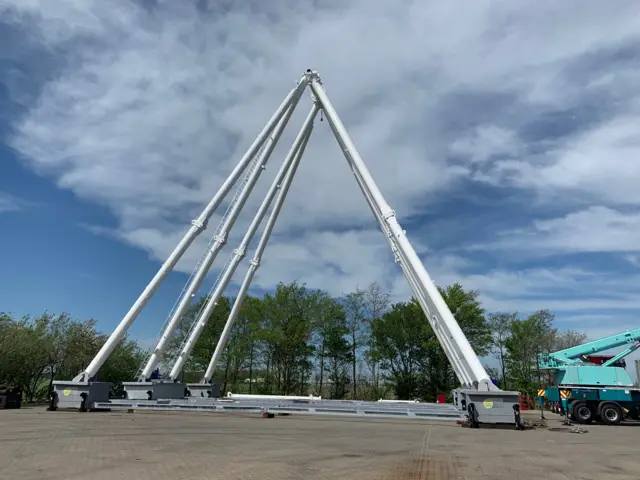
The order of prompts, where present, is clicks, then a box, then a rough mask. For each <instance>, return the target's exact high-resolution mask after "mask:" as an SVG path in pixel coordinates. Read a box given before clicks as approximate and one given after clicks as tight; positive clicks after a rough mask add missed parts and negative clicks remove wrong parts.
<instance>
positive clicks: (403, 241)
mask: <svg viewBox="0 0 640 480" xmlns="http://www.w3.org/2000/svg"><path fill="white" fill-rule="evenodd" d="M310 85H311V89H312V90H313V93H314V94H315V96H316V98H317V99H318V101H319V102H320V103H321V104H322V107H323V110H324V112H325V114H326V116H327V121H328V122H329V123H330V124H331V125H332V128H333V130H334V132H336V134H337V135H336V138H337V140H338V143H339V144H340V146H341V147H342V150H343V153H344V155H345V157H347V160H348V161H349V162H350V163H351V165H352V167H353V168H354V169H356V170H357V171H358V174H359V175H360V177H361V178H362V181H363V183H364V184H365V185H366V186H367V189H368V190H369V192H370V193H371V198H372V200H373V201H374V202H375V203H376V204H377V205H378V207H379V209H380V212H381V213H382V216H383V218H384V219H385V223H387V225H388V226H389V229H390V231H391V233H392V234H393V236H394V241H395V243H396V244H397V246H398V249H399V250H400V251H401V252H402V253H403V255H404V256H405V257H406V259H407V261H408V265H407V266H408V267H409V268H411V270H413V271H414V272H415V274H416V280H417V281H418V282H419V284H420V285H421V286H422V287H423V288H424V290H425V292H426V293H427V295H428V296H429V298H430V299H431V300H432V302H433V304H434V306H435V308H436V310H437V314H439V317H440V318H441V319H442V321H443V323H444V324H445V325H446V326H447V328H448V330H449V331H450V333H451V337H452V340H453V341H454V343H455V344H456V345H457V346H458V347H459V349H460V351H461V353H462V355H463V357H464V358H465V359H466V361H467V362H468V363H469V366H470V368H471V373H472V374H473V377H474V378H473V380H474V381H476V382H478V383H486V384H491V379H490V378H489V375H487V372H486V371H485V369H484V367H483V366H482V363H480V359H479V358H478V356H477V355H476V353H475V352H474V351H473V348H471V345H470V344H469V341H468V340H467V338H466V337H465V336H464V333H463V332H462V330H461V329H460V325H458V322H457V321H456V319H455V318H454V317H453V314H452V313H451V311H450V310H449V308H448V307H447V304H446V303H445V301H444V299H443V298H442V296H441V295H440V292H439V291H438V289H437V288H436V286H435V284H434V283H433V281H432V280H431V278H430V277H429V274H428V273H427V271H426V269H425V268H424V265H423V264H422V262H421V261H420V258H419V257H418V255H417V254H416V252H415V250H414V248H413V246H412V245H411V242H410V241H409V240H408V238H407V237H406V235H405V233H404V231H403V229H402V227H401V226H400V224H399V223H398V220H397V219H396V217H395V212H394V211H393V209H392V208H391V207H390V206H389V204H388V203H387V201H386V200H385V198H384V196H383V195H382V192H381V191H380V189H379V188H378V186H377V185H376V183H375V181H374V179H373V177H372V176H371V173H370V172H369V170H368V168H367V166H366V165H365V163H364V161H363V160H362V158H361V157H360V154H359V153H358V151H357V149H356V147H355V145H354V144H353V141H352V140H351V138H350V137H349V134H348V132H347V130H346V129H345V127H344V125H343V124H342V121H341V120H340V117H339V116H338V114H337V113H336V111H335V109H334V108H333V105H332V104H331V101H330V100H329V97H328V96H327V94H326V92H325V90H324V88H323V87H322V85H321V84H320V82H319V81H318V78H317V75H316V77H315V78H313V79H312V81H311V84H310ZM423 308H424V307H423ZM425 314H426V315H427V316H428V317H431V316H430V313H429V312H425ZM429 321H430V322H432V321H433V319H432V318H429Z"/></svg>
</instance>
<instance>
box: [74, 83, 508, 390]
mask: <svg viewBox="0 0 640 480" xmlns="http://www.w3.org/2000/svg"><path fill="white" fill-rule="evenodd" d="M307 87H309V88H310V90H311V93H312V102H313V106H312V108H311V111H310V112H309V114H308V115H307V118H306V120H305V122H304V124H303V126H302V128H301V129H300V131H299V133H298V135H297V137H296V140H295V141H294V144H293V145H292V147H291V149H290V150H289V152H288V154H287V156H286V158H285V160H284V162H283V164H282V166H281V168H280V170H279V172H278V174H277V175H276V178H275V180H274V182H273V184H272V185H271V188H270V189H269V192H268V193H267V195H266V197H265V199H264V201H263V203H262V205H261V206H260V209H259V211H258V213H257V214H256V215H255V217H254V219H253V221H252V223H251V226H250V227H249V229H248V231H247V233H246V234H245V236H244V238H243V240H242V242H241V244H240V245H239V246H238V247H237V248H236V249H235V250H233V252H232V253H231V255H230V256H229V258H228V260H227V263H226V264H225V266H224V267H223V269H222V271H221V274H220V277H219V278H218V281H217V282H216V284H215V285H214V287H213V289H212V291H211V292H210V295H209V299H208V301H207V303H206V304H205V306H204V307H203V308H202V310H201V311H200V312H199V314H198V316H197V318H196V320H195V322H194V323H193V325H192V328H191V330H190V332H189V334H188V336H187V338H186V340H185V342H184V343H183V345H182V348H181V351H180V353H179V354H178V356H177V357H176V359H175V361H174V364H173V368H172V369H171V373H170V378H171V379H176V378H177V377H178V375H179V374H180V372H181V370H182V368H183V366H184V363H185V361H186V360H187V358H188V357H189V355H190V354H191V349H192V348H193V346H194V345H195V342H196V341H197V340H198V337H199V335H200V333H201V332H202V330H203V329H204V326H205V325H206V322H207V320H208V318H209V316H210V313H211V312H212V311H213V308H214V307H215V305H216V304H217V302H218V300H219V299H220V297H221V296H222V294H223V293H224V290H225V288H226V287H227V285H228V284H229V282H230V281H231V279H232V277H233V274H234V272H235V270H236V268H237V267H238V266H239V264H240V261H241V260H242V259H243V258H244V256H245V252H246V250H247V248H248V247H249V245H250V243H251V241H252V239H253V237H254V235H255V233H256V231H257V229H258V227H259V225H260V223H261V222H262V220H263V218H264V217H265V216H266V213H267V210H269V207H271V211H270V215H269V218H268V220H267V224H266V226H265V228H264V230H263V233H262V237H261V239H260V241H259V244H258V247H257V249H256V251H255V254H254V257H253V259H252V260H251V261H250V265H249V269H248V271H247V273H246V276H245V278H244V280H243V282H242V285H241V287H240V293H239V294H238V296H237V297H236V301H235V303H234V305H233V307H232V310H231V313H230V315H229V318H228V319H227V322H226V324H225V327H224V330H223V333H222V336H221V338H220V340H219V341H218V344H217V346H216V349H215V353H214V354H213V356H212V359H211V361H210V363H209V366H208V368H207V370H206V372H205V375H204V378H203V379H202V382H203V383H206V382H209V381H210V380H211V377H212V375H213V372H214V370H215V367H216V363H217V360H218V358H219V356H220V353H221V352H222V350H223V349H224V346H225V343H226V340H227V337H228V334H229V331H230V330H231V328H232V326H233V323H234V321H235V319H236V318H237V315H238V312H239V310H240V307H241V306H242V303H243V301H244V299H245V298H246V295H247V292H248V290H249V287H250V284H251V281H252V279H253V276H254V274H255V272H256V270H257V269H258V267H259V265H260V261H261V258H262V254H263V252H264V250H265V248H266V245H267V243H268V240H269V236H270V234H271V231H272V229H273V227H274V225H275V222H276V220H277V218H278V214H279V212H280V209H281V208H282V205H283V203H284V201H285V199H286V196H287V193H288V190H289V187H290V185H291V182H292V180H293V178H294V175H295V173H296V169H297V167H298V165H299V163H300V161H301V159H302V156H303V154H304V150H305V148H306V145H307V142H308V140H309V137H310V135H311V131H312V128H313V121H314V119H315V117H316V115H317V113H318V112H319V111H320V110H322V111H323V112H324V114H325V116H326V118H327V121H328V123H329V125H330V127H331V130H332V131H333V133H334V135H335V137H336V140H337V141H338V143H339V145H340V147H341V149H342V151H343V153H344V155H345V158H346V160H347V163H348V165H349V167H350V168H351V171H352V173H353V175H354V177H355V179H356V183H357V185H358V186H359V187H360V190H361V191H362V193H363V195H364V197H365V200H366V201H367V204H368V205H369V207H370V209H371V211H372V213H373V215H374V217H375V219H376V221H377V222H378V225H379V226H380V229H381V230H382V232H383V234H384V236H385V238H386V239H387V242H388V244H389V246H390V248H391V250H392V252H393V255H394V258H395V260H396V262H397V263H398V264H399V265H400V267H401V269H402V272H403V273H404V275H405V277H406V279H407V281H408V283H409V285H410V287H411V290H412V292H413V294H414V297H415V298H416V299H417V301H418V302H419V303H420V305H421V307H422V309H423V311H424V313H425V315H426V317H427V319H428V321H429V323H430V324H431V326H432V327H433V330H434V332H435V334H436V336H437V338H438V340H439V342H440V343H441V345H442V348H443V350H444V352H445V354H446V355H447V358H448V359H449V361H450V363H451V365H452V367H453V369H454V371H455V373H456V375H457V377H458V379H459V381H460V383H461V385H463V386H464V387H469V388H474V389H478V390H484V391H495V390H498V389H497V387H496V386H495V385H494V384H493V383H492V382H491V380H490V379H489V376H488V375H487V372H486V371H485V369H484V367H483V366H482V364H481V363H480V360H479V359H478V357H477V355H476V354H475V352H474V351H473V348H472V347H471V345H470V344H469V341H468V340H467V338H466V337H465V335H464V333H463V332H462V330H461V329H460V326H459V325H458V323H457V321H456V320H455V318H454V316H453V314H452V313H451V311H450V310H449V308H448V307H447V305H446V303H445V302H444V299H443V298H442V296H441V295H440V293H439V291H438V289H437V287H436V285H435V284H434V283H433V281H432V280H431V278H430V277H429V274H428V273H427V271H426V270H425V268H424V265H423V264H422V262H421V260H420V259H419V257H418V255H417V254H416V252H415V250H414V248H413V246H412V245H411V243H410V242H409V240H408V238H407V236H406V232H405V231H404V230H403V229H402V227H401V226H400V224H399V222H398V220H397V218H396V215H395V212H394V210H393V209H392V208H391V207H390V206H389V204H388V203H387V202H386V200H385V198H384V196H383V195H382V193H381V191H380V189H379V188H378V186H377V185H376V183H375V181H374V179H373V177H372V176H371V174H370V172H369V170H368V169H367V166H366V165H365V163H364V161H363V160H362V158H361V157H360V155H359V153H358V151H357V149H356V147H355V145H354V144H353V141H352V140H351V138H350V136H349V134H348V133H347V131H346V128H345V127H344V125H343V124H342V122H341V120H340V118H339V116H338V114H337V112H336V111H335V109H334V108H333V105H332V104H331V102H330V100H329V98H328V96H327V94H326V92H325V90H324V88H323V86H322V82H321V79H320V76H319V74H318V73H317V72H315V71H312V70H307V71H306V72H305V73H304V75H303V76H302V78H301V79H300V81H299V82H298V84H297V85H296V87H295V88H293V89H292V90H291V91H290V92H289V94H288V95H287V96H286V97H285V99H284V101H283V102H282V103H281V104H280V106H279V107H278V109H277V110H276V112H275V113H274V115H273V116H272V117H271V119H270V120H269V121H268V122H267V125H265V127H264V128H263V130H262V131H261V132H260V134H259V135H258V137H257V138H256V140H255V141H254V142H253V144H252V145H251V147H250V148H249V149H248V150H247V152H246V153H245V155H244V156H243V157H242V159H241V160H240V162H239V163H238V165H237V166H236V167H235V168H234V170H233V171H232V172H231V174H230V175H229V177H228V178H227V180H226V181H225V182H224V183H223V185H222V187H221V188H220V189H219V190H218V192H217V193H216V195H215V196H214V197H213V199H212V200H211V201H210V202H209V204H208V205H207V206H206V208H205V209H204V210H203V212H202V214H201V215H200V216H199V217H198V218H197V219H195V220H193V221H192V226H191V228H190V229H189V231H188V232H187V233H186V235H185V236H184V238H183V239H182V240H181V242H180V243H179V244H178V246H177V247H176V248H175V250H174V251H173V252H172V253H171V255H170V256H169V258H168V259H167V260H166V261H165V263H164V264H163V265H162V267H161V268H160V269H159V271H158V273H157V274H156V275H155V277H154V278H153V279H152V280H151V282H150V283H149V284H148V285H147V287H146V288H145V289H144V291H143V292H142V294H141V295H140V297H139V298H138V299H137V300H136V302H135V303H134V305H133V306H132V307H131V309H130V310H129V312H128V313H127V314H126V315H125V317H124V318H123V319H122V321H121V322H120V324H119V325H118V326H117V328H116V329H115V330H114V332H113V333H112V334H111V336H110V337H109V339H108V340H107V341H106V342H105V344H104V345H103V347H102V348H101V350H100V351H99V352H98V354H97V355H96V356H95V358H94V359H93V360H92V361H91V363H90V364H89V365H88V366H87V368H86V369H85V370H84V371H83V372H82V373H80V374H79V375H78V376H77V377H76V378H75V379H74V381H81V382H82V381H84V382H86V381H89V380H91V379H92V378H93V377H95V375H96V373H97V372H98V370H99V369H100V367H101V366H102V365H103V364H104V362H105V361H106V360H107V358H108V357H109V355H110V354H111V353H112V352H113V350H114V349H115V347H116V346H117V344H118V343H119V342H120V341H121V340H122V338H124V335H125V334H126V331H127V330H128V328H129V327H130V326H131V325H132V323H133V322H134V321H135V319H136V318H137V316H138V315H139V313H140V312H141V311H142V309H143V308H144V307H145V305H146V304H147V302H148V301H149V300H150V299H151V297H152V296H153V294H154V293H155V291H156V290H157V289H158V287H159V286H160V284H161V283H162V281H163V280H164V278H165V277H166V275H167V274H168V273H169V271H171V269H172V268H173V267H174V266H175V264H176V263H177V262H178V260H179V259H180V257H181V256H182V255H183V254H184V253H185V251H186V250H187V249H188V248H189V246H190V245H191V244H192V242H193V241H194V239H195V238H196V237H197V236H198V235H199V234H200V233H201V232H202V231H203V230H204V229H205V228H206V226H207V223H208V221H209V219H210V218H211V216H212V214H213V213H214V212H215V210H216V209H217V208H218V206H219V205H220V203H221V202H222V200H223V198H224V197H225V196H226V195H227V194H228V193H229V191H230V189H231V188H232V186H233V185H234V184H235V183H236V182H237V181H238V180H239V179H240V177H241V175H242V174H243V172H245V176H244V179H243V180H242V181H241V182H240V186H239V187H238V190H237V192H236V194H235V196H234V199H233V201H232V202H231V204H230V206H229V209H228V210H227V213H225V215H224V217H223V220H222V221H221V223H220V225H219V226H218V228H217V229H216V231H215V234H214V236H213V237H212V241H211V242H210V243H209V246H208V247H207V250H205V252H204V254H203V258H202V259H201V261H200V262H199V263H198V265H197V268H196V270H194V273H193V274H192V276H191V278H190V279H189V281H188V283H187V285H186V286H185V288H184V290H183V292H182V294H181V297H179V298H178V301H177V302H176V306H175V307H174V309H173V310H172V312H171V314H170V315H169V317H168V318H167V322H166V323H165V326H164V328H163V330H162V332H161V335H160V338H159V342H158V344H157V345H156V347H155V348H154V350H153V352H152V354H151V356H150V358H149V359H148V360H147V362H146V363H145V365H144V366H143V367H141V370H140V375H139V378H138V380H139V381H145V380H148V378H149V376H150V374H151V372H152V371H153V369H154V368H155V367H156V365H158V362H159V361H160V360H161V359H162V357H163V355H164V353H165V351H166V347H167V345H168V342H169V340H170V339H171V338H172V337H173V335H174V331H175V329H176V327H177V325H178V323H179V321H180V320H181V318H182V315H183V314H184V312H185V311H186V309H187V308H188V306H189V305H190V303H191V298H192V297H193V296H194V295H195V293H196V292H197V291H198V289H199V287H200V285H201V283H202V281H203V279H204V278H205V277H206V275H207V273H208V271H209V269H210V268H211V266H212V264H213V260H214V259H215V257H216V254H217V253H218V251H219V250H220V249H222V247H223V246H224V245H225V243H226V239H227V236H228V233H229V231H230V229H231V228H232V227H233V224H234V223H235V220H236V219H237V217H238V215H239V214H240V212H241V210H242V208H243V206H244V204H245V202H246V200H247V198H248V195H249V194H250V192H251V190H252V189H253V187H254V186H255V184H256V182H257V180H258V178H259V176H260V173H261V172H262V171H263V170H264V168H265V166H266V164H267V162H268V160H269V157H270V156H271V153H272V152H273V150H274V148H275V145H276V144H277V141H278V140H279V138H280V135H281V134H282V132H283V130H284V128H285V127H286V125H287V123H288V121H289V119H290V118H291V115H292V113H293V111H294V109H295V107H296V106H297V104H298V102H299V100H300V98H301V95H302V93H303V92H304V91H305V90H306V89H307Z"/></svg>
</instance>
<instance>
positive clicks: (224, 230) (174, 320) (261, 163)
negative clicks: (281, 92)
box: [138, 92, 302, 381]
mask: <svg viewBox="0 0 640 480" xmlns="http://www.w3.org/2000/svg"><path fill="white" fill-rule="evenodd" d="M300 93H302V92H300ZM300 93H299V94H297V95H296V96H295V97H294V98H293V100H292V102H291V105H290V107H289V109H288V110H287V112H286V113H285V114H284V115H283V117H282V119H281V120H280V122H279V123H278V125H277V126H276V128H275V129H274V131H273V133H272V134H271V136H270V137H269V138H268V139H267V141H266V142H265V144H264V150H263V151H262V156H261V158H260V159H257V163H256V164H255V166H254V169H253V171H251V173H250V175H249V177H248V181H247V184H246V185H245V186H244V187H243V189H242V190H241V191H240V192H239V196H238V198H237V199H235V200H236V201H235V203H234V204H233V206H232V207H231V209H230V211H229V212H228V215H227V216H226V218H225V219H223V222H222V225H221V226H220V227H219V234H218V235H217V236H216V237H215V242H214V243H213V245H211V248H209V249H208V251H207V253H206V256H205V258H204V261H203V263H202V265H201V266H200V269H199V270H198V271H197V273H196V274H195V275H194V276H193V278H192V280H191V282H190V283H189V285H188V287H187V288H186V290H185V292H184V294H183V296H182V298H181V299H180V303H179V304H178V306H177V308H176V310H175V312H174V313H173V315H172V316H171V319H170V320H169V323H168V324H167V326H166V328H165V330H164V332H163V333H162V337H160V341H159V342H158V344H157V345H156V348H155V349H154V351H153V353H152V354H151V356H150V357H149V360H148V361H147V364H146V365H145V367H144V369H143V371H142V373H141V375H140V378H139V379H138V380H140V381H146V380H147V379H148V378H149V377H150V376H151V373H152V372H153V369H154V368H156V365H157V364H158V362H159V361H160V359H161V357H162V354H163V353H164V351H165V350H166V348H167V346H168V345H169V341H170V340H171V338H172V337H173V333H174V331H175V329H176V328H177V326H178V323H179V322H180V319H181V318H182V316H183V315H184V313H185V312H186V310H187V308H189V305H191V300H192V297H193V295H195V293H196V292H197V291H198V289H199V288H200V285H202V282H203V281H204V279H205V278H206V276H207V273H209V269H210V268H211V265H213V262H214V261H215V259H216V256H217V254H218V252H219V251H220V250H221V249H222V247H223V246H224V245H225V243H226V241H227V235H228V234H229V231H230V230H231V229H232V228H233V225H234V223H235V222H236V219H237V218H238V215H239V214H240V212H241V211H242V208H243V207H244V205H245V203H246V201H247V199H248V198H249V195H250V194H251V191H252V190H253V188H254V187H255V185H256V183H257V181H258V178H259V177H260V174H261V173H262V172H263V171H264V168H265V166H266V164H267V162H268V161H269V157H270V156H271V154H272V153H273V149H274V147H275V145H276V143H277V142H278V140H279V139H280V135H282V132H283V131H284V129H285V127H286V125H287V122H288V121H289V119H290V118H291V115H292V114H293V111H294V109H295V107H296V104H297V103H298V100H299V99H300Z"/></svg>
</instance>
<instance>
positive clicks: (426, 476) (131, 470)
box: [0, 408, 640, 480]
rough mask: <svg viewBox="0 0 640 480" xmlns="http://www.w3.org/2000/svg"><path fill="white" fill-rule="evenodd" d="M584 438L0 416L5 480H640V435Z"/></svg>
mask: <svg viewBox="0 0 640 480" xmlns="http://www.w3.org/2000/svg"><path fill="white" fill-rule="evenodd" d="M548 417H550V418H549V420H548V421H547V423H548V427H555V428H558V427H561V422H560V420H559V417H557V416H555V415H551V414H549V415H548ZM534 418H535V417H534ZM587 430H588V432H587V433H584V434H577V433H571V432H569V431H567V430H562V431H553V430H549V429H547V428H539V429H535V430H530V431H524V432H518V431H515V430H500V429H478V430H470V429H468V428H462V427H460V426H458V425H455V424H452V423H446V424H443V423H428V422H423V421H407V420H382V419H376V420H375V421H373V420H360V419H340V418H335V417H303V416H289V417H276V418H273V419H263V418H259V417H256V416H238V415H235V414H198V413H183V412H175V413H160V412H153V413H143V412H137V413H125V412H122V413H118V412H106V413H75V412H60V411H58V412H46V411H45V409H44V408H26V409H21V410H13V411H12V410H4V411H2V410H0V479H2V480H4V479H7V480H9V479H20V480H32V479H33V480H36V479H37V480H58V479H59V480H62V479H65V480H76V479H77V480H107V479H108V480H114V479H119V478H126V479H128V480H146V479H153V480H199V479H202V480H204V479H207V480H211V479H224V480H233V479H243V480H251V479H261V480H271V479H278V480H280V479H296V480H307V479H308V480H315V479H354V480H361V479H362V480H364V479H367V480H391V479H394V480H451V479H456V480H458V479H481V478H486V479H496V480H497V479H509V480H518V479H522V480H529V479H536V480H539V479H584V480H586V479H598V480H604V479H606V480H617V479H620V480H622V479H628V480H637V479H638V478H640V473H639V472H640V459H639V456H638V445H639V443H640V427H638V426H635V425H632V426H622V425H621V426H617V427H608V426H603V425H590V426H588V427H587Z"/></svg>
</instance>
